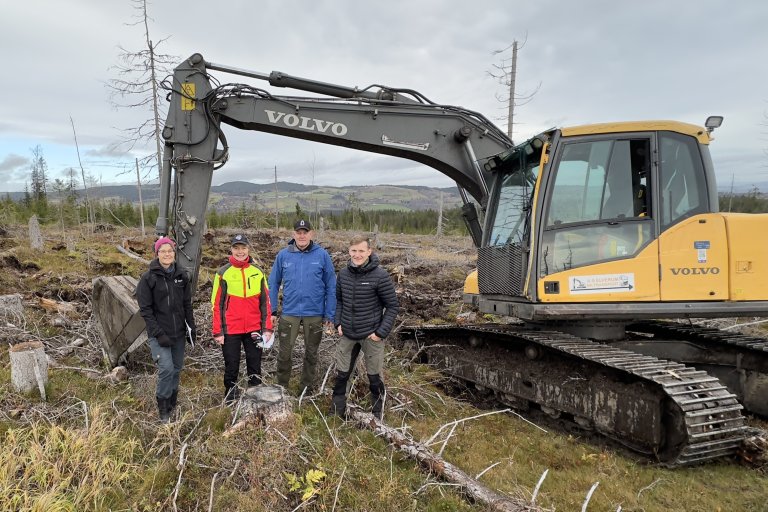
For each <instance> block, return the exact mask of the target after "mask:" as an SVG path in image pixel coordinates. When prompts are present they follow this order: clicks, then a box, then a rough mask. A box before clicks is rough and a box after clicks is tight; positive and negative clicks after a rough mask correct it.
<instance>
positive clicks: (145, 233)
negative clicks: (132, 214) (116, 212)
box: [136, 158, 147, 237]
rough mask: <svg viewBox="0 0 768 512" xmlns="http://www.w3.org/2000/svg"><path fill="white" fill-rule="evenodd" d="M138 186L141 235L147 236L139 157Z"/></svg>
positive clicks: (137, 168)
mask: <svg viewBox="0 0 768 512" xmlns="http://www.w3.org/2000/svg"><path fill="white" fill-rule="evenodd" d="M136 186H137V187H138V188H139V214H140V215H141V236H142V237H145V236H147V232H146V230H145V229H144V201H142V199H141V176H140V175H139V159H138V158H137V159H136Z"/></svg>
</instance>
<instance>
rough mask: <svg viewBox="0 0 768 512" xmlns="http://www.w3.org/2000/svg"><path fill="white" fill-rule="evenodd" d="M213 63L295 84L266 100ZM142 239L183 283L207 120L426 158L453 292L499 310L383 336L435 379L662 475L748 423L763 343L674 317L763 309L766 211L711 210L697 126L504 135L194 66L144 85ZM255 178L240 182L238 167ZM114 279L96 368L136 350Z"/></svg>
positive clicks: (766, 358)
mask: <svg viewBox="0 0 768 512" xmlns="http://www.w3.org/2000/svg"><path fill="white" fill-rule="evenodd" d="M214 71H218V72H222V73H227V74H234V75H239V76H241V77H248V78H252V79H256V80H262V81H266V82H269V84H270V85H271V86H272V87H288V88H292V89H295V90H301V91H306V92H311V93H314V94H316V95H318V96H317V97H296V96H278V95H274V94H273V93H272V92H269V91H267V90H265V89H261V88H258V87H254V86H252V85H247V84H242V83H227V84H223V85H219V84H220V82H219V81H218V80H217V79H215V78H214V76H213V75H212V74H211V73H212V72H214ZM164 87H165V88H166V89H167V90H168V91H169V98H170V107H169V112H168V118H167V120H166V124H165V127H164V129H163V132H162V134H163V138H164V140H165V154H164V158H163V168H162V173H161V201H160V216H159V218H158V223H157V226H156V231H157V233H158V234H159V235H165V234H171V235H172V236H174V237H175V238H176V240H177V242H178V247H177V251H178V254H177V262H178V264H179V265H181V266H183V267H184V268H186V269H187V270H188V271H189V273H190V274H191V276H192V277H193V279H194V281H195V282H196V280H197V274H198V267H199V264H200V255H201V244H202V235H203V234H204V233H203V230H204V218H205V212H206V208H207V203H208V194H209V189H210V185H211V180H212V175H213V171H214V170H215V169H216V168H218V167H220V166H221V165H224V163H225V162H226V161H227V159H228V157H229V146H228V143H227V139H226V135H225V133H224V132H223V131H222V128H221V127H222V124H227V125H231V126H234V127H236V128H239V129H244V130H256V131H262V132H269V133H274V134H278V135H283V136H287V137H294V138H301V139H306V140H312V141H316V142H321V143H326V144H333V145H338V146H342V147H347V148H353V149H359V150H362V151H369V152H375V153H380V154H386V155H391V156H397V157H401V158H407V159H410V160H413V161H417V162H420V163H422V164H425V165H428V166H431V167H433V168H434V169H436V170H438V171H440V172H442V173H444V174H445V175H447V176H449V177H450V178H452V179H453V180H454V181H455V182H456V184H457V186H458V188H459V192H460V194H461V197H462V199H463V203H464V206H463V208H462V212H463V216H464V219H465V221H466V223H467V227H468V230H469V233H470V235H471V237H472V239H473V242H474V243H475V245H476V246H477V252H478V264H477V271H476V272H474V273H472V274H471V275H470V276H469V278H468V279H467V282H466V284H465V301H466V302H468V303H471V304H474V305H475V306H476V307H477V308H478V309H479V311H481V312H482V313H487V314H493V315H496V317H498V318H500V319H501V320H502V321H500V322H498V323H494V324H478V325H461V326H460V325H450V326H432V327H429V326H413V327H407V328H404V329H403V330H402V332H401V335H402V336H403V337H404V338H411V339H414V340H416V341H417V342H418V343H424V344H425V348H424V350H422V352H421V353H422V354H424V357H425V358H427V359H428V360H429V361H430V362H432V363H434V364H437V365H439V366H440V367H441V368H442V369H443V370H445V371H446V372H447V373H449V374H451V375H453V376H455V377H456V378H459V379H461V380H463V381H466V382H469V383H472V385H474V386H476V387H477V388H478V389H481V390H484V391H485V392H489V393H493V394H494V395H495V396H496V398H497V399H498V400H499V401H500V402H502V403H505V404H509V405H512V406H514V407H516V408H519V409H523V410H527V409H538V410H540V411H543V412H544V413H546V414H548V415H550V416H553V417H557V418H559V419H560V420H562V421H568V422H573V423H574V424H576V425H578V426H579V427H580V428H583V429H588V430H593V431H595V432H598V433H600V434H602V435H605V436H607V437H609V438H612V439H615V440H618V441H620V442H621V443H623V444H625V445H627V446H629V447H631V448H632V449H634V450H637V451H639V452H642V453H646V454H649V455H651V456H652V457H655V458H656V459H658V460H660V461H662V462H663V463H665V464H667V465H670V466H675V465H684V464H695V463H700V462H703V461H707V460H711V459H717V458H720V457H726V456H729V455H731V454H733V453H734V452H735V451H736V450H737V448H738V447H739V445H740V443H741V441H742V439H743V438H744V436H745V427H744V417H743V415H742V410H744V409H745V408H746V409H747V410H748V411H749V412H751V413H754V414H758V415H761V416H768V403H766V397H768V341H766V340H764V339H761V338H752V337H748V336H743V335H737V334H733V333H729V332H726V331H718V330H715V329H706V328H702V327H697V326H695V325H693V324H692V323H690V322H688V323H681V322H680V321H679V320H682V319H690V318H714V317H738V316H750V317H759V316H768V242H766V241H764V240H762V239H759V240H758V239H757V237H755V234H758V233H765V232H766V230H768V215H746V214H732V213H720V212H718V198H717V187H716V183H715V174H714V169H713V165H712V161H711V158H710V154H709V143H710V141H711V140H712V135H711V134H712V131H713V130H714V129H715V128H717V127H719V126H720V124H721V122H722V118H720V117H710V118H708V119H707V121H706V123H705V125H704V126H703V127H700V126H695V125H691V124H686V123H680V122H673V121H644V122H620V123H611V124H598V125H589V126H579V127H573V128H562V129H558V128H553V129H551V130H548V131H545V132H543V133H541V134H538V135H536V136H535V137H532V138H531V139H529V140H527V141H525V142H523V143H522V144H513V142H512V141H511V140H510V139H509V138H508V137H507V136H506V134H504V133H503V132H502V131H500V130H499V129H498V128H497V127H496V126H495V125H494V124H493V123H491V122H490V121H489V120H488V119H486V118H485V117H484V116H482V115H481V114H479V113H477V112H473V111H471V110H468V109H465V108H462V107H455V106H450V105H442V104H439V103H435V102H433V101H431V100H429V99H428V98H426V97H425V96H424V95H422V94H420V93H418V92H416V91H414V90H411V89H403V88H393V87H386V86H380V85H372V86H369V87H365V88H357V87H345V86H340V85H335V84H331V83H326V82H319V81H316V80H310V79H305V78H299V77H295V76H291V75H287V74H285V73H281V72H276V71H275V72H272V73H269V74H265V73H259V72H254V71H247V70H243V69H239V68H234V67H230V66H225V65H221V64H215V63H212V62H207V61H205V59H204V58H203V57H202V55H200V54H194V55H192V56H191V57H190V58H188V59H186V60H185V61H184V62H182V63H181V64H180V65H179V66H178V67H177V68H176V70H175V72H174V74H173V76H172V77H171V78H170V79H169V80H167V81H166V82H165V83H164ZM255 177H256V176H254V178H255ZM134 284H135V280H134V279H133V278H130V277H127V276H117V277H108V278H101V279H99V280H97V281H96V282H95V283H94V292H93V293H94V300H93V304H94V313H95V316H96V318H97V320H98V324H99V325H100V327H101V329H102V334H103V339H104V347H105V352H106V354H107V355H108V357H109V360H110V362H111V363H112V364H117V363H118V362H120V361H121V360H123V359H124V358H125V357H126V356H127V354H129V353H130V351H131V350H132V349H133V348H134V347H135V346H136V345H138V344H140V343H141V341H142V337H141V330H142V328H143V324H142V323H141V321H140V318H138V316H137V312H136V306H135V303H134V302H133V301H132V299H131V297H130V295H131V292H132V287H133V286H134Z"/></svg>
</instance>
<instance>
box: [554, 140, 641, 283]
mask: <svg viewBox="0 0 768 512" xmlns="http://www.w3.org/2000/svg"><path fill="white" fill-rule="evenodd" d="M649 169H650V139H649V138H627V139H618V140H617V139H604V140H594V141H588V142H575V143H566V144H565V145H564V147H563V148H562V153H561V157H560V159H559V163H558V164H557V166H556V168H554V169H553V182H552V183H551V184H550V190H551V193H550V198H549V202H548V204H547V211H546V216H545V222H544V236H543V238H542V246H541V247H542V250H541V256H540V264H539V269H540V272H541V274H542V275H547V274H550V273H553V272H560V271H563V270H568V269H570V268H574V267H579V266H583V265H589V264H593V263H597V262H600V261H605V260H610V259H615V258H622V257H629V256H631V255H633V254H635V253H637V252H638V251H639V250H640V249H641V248H642V247H643V246H644V245H645V244H646V243H647V242H648V241H649V240H650V237H651V228H652V226H651V222H650V216H649V212H650V204H649V198H648V197H647V191H648V180H649V172H648V171H649Z"/></svg>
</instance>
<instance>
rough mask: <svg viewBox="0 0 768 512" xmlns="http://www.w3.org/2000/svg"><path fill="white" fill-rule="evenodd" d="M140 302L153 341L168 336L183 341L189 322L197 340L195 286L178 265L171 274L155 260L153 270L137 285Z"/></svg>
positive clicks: (150, 266) (151, 266)
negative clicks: (191, 284) (194, 302)
mask: <svg viewBox="0 0 768 512" xmlns="http://www.w3.org/2000/svg"><path fill="white" fill-rule="evenodd" d="M136 299H137V301H138V303H139V312H140V313H141V317H142V318H143V319H144V322H145V323H146V324H147V336H149V337H150V338H157V337H158V336H160V335H161V334H165V335H167V336H168V337H169V338H171V339H173V340H174V341H180V340H183V339H184V334H185V332H186V326H185V325H184V322H185V321H186V323H187V324H189V326H190V327H191V328H192V333H193V336H194V333H195V317H194V315H193V314H192V286H190V283H189V278H188V277H187V274H186V272H184V270H182V269H180V268H179V266H178V265H176V267H175V269H174V271H173V273H168V272H166V271H165V269H163V267H162V265H160V262H159V261H157V259H154V260H152V262H151V263H150V264H149V270H148V271H146V272H144V274H142V276H141V279H140V280H139V284H138V285H136Z"/></svg>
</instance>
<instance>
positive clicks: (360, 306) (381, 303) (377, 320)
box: [330, 236, 400, 419]
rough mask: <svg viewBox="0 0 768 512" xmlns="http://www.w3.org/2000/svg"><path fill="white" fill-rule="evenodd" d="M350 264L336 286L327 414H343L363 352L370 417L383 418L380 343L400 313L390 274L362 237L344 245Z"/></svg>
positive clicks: (382, 361) (382, 354) (381, 350)
mask: <svg viewBox="0 0 768 512" xmlns="http://www.w3.org/2000/svg"><path fill="white" fill-rule="evenodd" d="M349 257H350V259H349V263H348V264H347V266H346V267H344V268H342V269H341V270H340V271H339V278H338V280H337V281H336V318H335V319H334V325H335V326H336V329H337V331H338V333H339V336H341V340H339V344H338V345H337V348H336V382H335V383H334V386H333V398H332V402H331V410H330V414H336V415H339V416H342V417H343V416H344V415H345V414H346V409H347V381H348V380H349V377H350V375H351V374H352V371H353V370H354V369H355V361H356V360H357V356H358V355H359V354H360V351H361V350H362V352H363V354H364V356H365V370H366V372H367V373H368V383H369V386H370V389H371V404H372V411H371V412H372V413H373V415H374V416H376V417H377V418H378V419H381V417H382V411H383V407H384V399H385V390H384V381H383V379H382V376H381V374H382V367H383V366H384V338H386V337H387V336H388V335H389V333H390V332H391V331H392V327H393V326H394V324H395V317H396V316H397V312H398V310H399V309H400V306H399V304H398V301H397V294H396V293H395V286H394V284H392V278H390V277H389V273H387V271H386V270H384V269H383V268H382V267H380V266H379V258H378V257H377V256H376V255H375V254H373V250H372V249H371V246H370V243H369V242H368V239H367V238H365V237H361V236H357V237H354V238H353V239H352V240H351V241H350V244H349Z"/></svg>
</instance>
